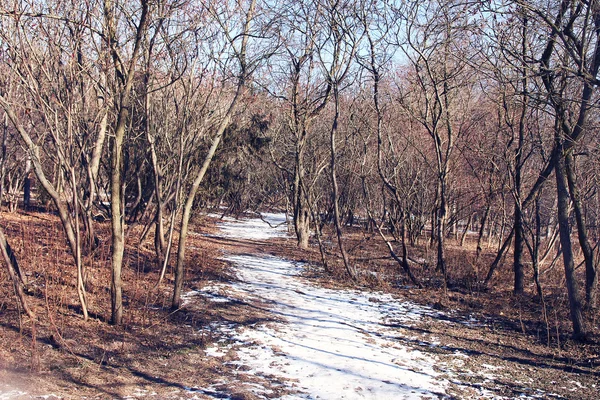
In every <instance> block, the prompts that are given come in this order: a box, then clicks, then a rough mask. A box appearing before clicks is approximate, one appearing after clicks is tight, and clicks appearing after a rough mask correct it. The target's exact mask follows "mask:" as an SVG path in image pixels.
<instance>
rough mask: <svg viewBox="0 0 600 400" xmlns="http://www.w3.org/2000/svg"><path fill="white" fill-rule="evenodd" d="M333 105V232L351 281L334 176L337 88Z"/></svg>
mask: <svg viewBox="0 0 600 400" xmlns="http://www.w3.org/2000/svg"><path fill="white" fill-rule="evenodd" d="M333 96H334V104H335V113H334V117H333V123H332V125H331V131H330V136H329V149H330V150H331V160H330V166H329V169H330V171H329V172H330V173H331V186H332V189H333V193H332V196H333V199H332V200H333V219H334V223H335V232H336V236H337V241H338V247H339V249H340V253H341V254H342V260H343V261H344V266H345V268H346V272H347V273H348V275H349V276H350V278H352V279H353V280H355V279H356V270H355V269H354V266H352V265H351V264H350V260H349V258H348V253H346V248H345V247H344V241H343V237H342V227H341V222H340V207H339V204H338V203H339V202H338V200H339V188H338V182H337V175H336V156H335V154H336V143H335V141H336V133H337V129H338V119H339V112H340V111H339V97H338V88H337V86H336V87H335V88H334V95H333Z"/></svg>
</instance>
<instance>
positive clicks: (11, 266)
mask: <svg viewBox="0 0 600 400" xmlns="http://www.w3.org/2000/svg"><path fill="white" fill-rule="evenodd" d="M0 251H2V256H3V257H4V261H5V263H6V268H7V270H8V275H9V276H10V279H11V280H12V282H13V285H14V288H15V293H16V294H17V298H18V300H19V301H20V303H21V305H22V306H23V310H25V313H27V315H28V316H29V318H31V319H32V320H35V313H34V312H33V310H32V309H31V308H30V307H29V305H28V304H27V299H26V298H25V293H24V291H23V281H22V279H20V278H19V276H20V273H19V266H18V264H17V260H16V258H15V256H14V254H13V252H12V250H11V248H10V246H9V245H8V242H7V241H6V237H5V236H4V232H3V231H2V228H0Z"/></svg>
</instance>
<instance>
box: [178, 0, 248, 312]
mask: <svg viewBox="0 0 600 400" xmlns="http://www.w3.org/2000/svg"><path fill="white" fill-rule="evenodd" d="M255 7H256V0H252V2H251V3H250V7H249V8H248V12H247V13H246V21H245V25H244V30H243V38H242V44H241V48H240V51H239V53H238V55H237V57H238V62H239V63H240V75H239V77H238V82H237V88H236V91H235V95H234V96H233V99H232V100H231V103H230V104H229V107H228V108H227V111H226V112H225V115H224V116H223V119H222V120H221V122H220V124H219V126H218V127H217V131H216V132H215V136H214V137H213V140H212V143H211V146H210V148H209V150H208V153H207V154H206V156H205V157H204V162H203V163H202V167H201V168H200V170H199V171H198V174H197V175H196V179H194V182H193V183H192V187H191V188H190V191H189V193H188V196H187V199H186V202H185V205H184V207H183V215H182V216H181V226H180V230H179V247H178V249H177V266H176V267H175V282H174V288H173V299H172V301H171V308H172V309H173V310H177V309H179V308H180V307H181V292H182V291H183V281H184V271H185V269H184V263H185V246H186V241H187V235H188V226H189V222H190V217H191V214H192V206H193V205H194V200H195V198H196V193H197V192H198V188H199V187H200V184H201V183H202V180H203V179H204V175H205V174H206V171H208V167H209V166H210V163H211V161H212V159H213V156H214V155H215V152H216V151H217V148H218V147H219V143H221V139H222V138H223V133H225V130H226V129H227V127H228V126H229V124H230V123H231V120H232V118H233V114H234V112H235V110H236V108H237V105H238V102H239V100H240V98H241V97H242V92H243V90H244V87H245V85H246V79H247V74H248V69H247V64H246V49H247V44H248V32H249V30H250V23H251V21H252V19H253V18H254V10H255Z"/></svg>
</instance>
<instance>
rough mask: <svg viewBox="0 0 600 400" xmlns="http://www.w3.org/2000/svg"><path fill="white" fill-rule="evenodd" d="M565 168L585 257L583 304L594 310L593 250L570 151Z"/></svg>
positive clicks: (595, 281) (594, 267)
mask: <svg viewBox="0 0 600 400" xmlns="http://www.w3.org/2000/svg"><path fill="white" fill-rule="evenodd" d="M565 168H566V174H567V180H568V182H569V192H570V193H571V201H572V203H573V210H574V211H575V221H576V223H577V236H578V237H579V245H580V246H581V251H582V252H583V257H584V259H585V305H586V308H587V309H590V310H594V309H595V308H596V306H597V297H598V296H597V292H598V290H597V289H598V273H597V271H596V264H595V262H594V252H593V250H592V246H590V241H589V239H588V233H587V227H586V225H585V221H584V217H583V212H582V205H581V198H580V196H579V190H578V188H577V181H576V176H575V166H574V160H573V155H572V154H571V152H570V151H569V152H568V153H567V155H566V156H565Z"/></svg>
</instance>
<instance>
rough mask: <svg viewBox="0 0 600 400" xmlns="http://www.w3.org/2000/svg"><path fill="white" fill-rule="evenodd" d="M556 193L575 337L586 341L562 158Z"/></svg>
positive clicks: (557, 174)
mask: <svg viewBox="0 0 600 400" xmlns="http://www.w3.org/2000/svg"><path fill="white" fill-rule="evenodd" d="M555 173H556V192H557V198H558V228H559V232H560V245H561V248H562V253H563V263H564V268H565V278H566V284H567V293H568V296H569V309H570V313H571V322H572V323H573V336H574V338H575V339H576V340H583V339H585V336H586V332H585V327H584V323H583V317H582V315H581V300H580V296H579V288H578V285H577V279H576V277H575V266H574V261H573V248H572V245H571V232H570V231H571V229H570V226H569V202H570V197H569V189H568V183H567V177H566V176H565V161H564V159H563V158H562V157H561V158H560V159H559V160H558V163H557V164H556V168H555Z"/></svg>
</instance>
